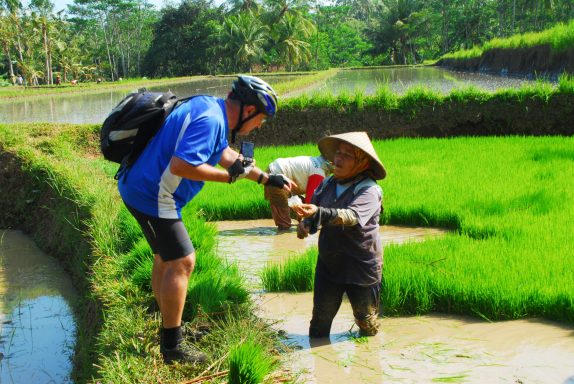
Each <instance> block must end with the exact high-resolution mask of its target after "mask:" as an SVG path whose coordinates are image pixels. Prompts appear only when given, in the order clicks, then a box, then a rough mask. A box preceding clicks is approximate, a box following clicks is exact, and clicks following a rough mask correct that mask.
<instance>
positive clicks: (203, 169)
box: [169, 156, 229, 183]
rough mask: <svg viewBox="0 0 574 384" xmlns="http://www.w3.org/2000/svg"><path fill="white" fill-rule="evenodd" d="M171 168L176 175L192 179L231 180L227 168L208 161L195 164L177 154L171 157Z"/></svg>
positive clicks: (223, 181)
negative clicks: (221, 167)
mask: <svg viewBox="0 0 574 384" xmlns="http://www.w3.org/2000/svg"><path fill="white" fill-rule="evenodd" d="M169 170H170V172H171V173H173V174H174V175H176V176H180V177H185V178H186V179H190V180H197V181H218V182H221V183H227V182H229V173H228V172H227V171H226V170H224V169H218V168H216V167H213V166H211V165H209V164H206V163H204V164H201V165H198V166H194V165H191V164H189V163H188V162H187V161H185V160H182V159H180V158H179V157H177V156H173V157H172V158H171V162H170V164H169Z"/></svg>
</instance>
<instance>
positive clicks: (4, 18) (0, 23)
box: [0, 9, 16, 84]
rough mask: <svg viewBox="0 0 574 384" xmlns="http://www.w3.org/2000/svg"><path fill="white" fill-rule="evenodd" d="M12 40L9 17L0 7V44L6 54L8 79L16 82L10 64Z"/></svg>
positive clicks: (12, 31)
mask: <svg viewBox="0 0 574 384" xmlns="http://www.w3.org/2000/svg"><path fill="white" fill-rule="evenodd" d="M13 40H14V29H13V28H12V24H11V23H10V18H9V16H8V15H6V14H5V11H4V10H3V9H0V46H1V47H2V52H4V56H6V60H7V61H8V70H9V74H10V79H11V81H12V84H15V83H16V74H15V73H14V65H13V64H12V55H11V50H10V46H11V45H12V41H13Z"/></svg>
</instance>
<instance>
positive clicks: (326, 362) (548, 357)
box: [255, 293, 574, 384]
mask: <svg viewBox="0 0 574 384" xmlns="http://www.w3.org/2000/svg"><path fill="white" fill-rule="evenodd" d="M255 298H256V300H257V301H258V302H259V304H260V306H259V308H260V313H259V315H260V316H261V317H263V318H266V319H269V320H270V321H272V322H274V323H275V328H276V329H278V330H283V331H284V332H285V333H286V337H287V343H288V344H291V345H293V346H294V347H295V348H296V352H294V353H292V354H290V355H288V357H287V358H286V360H287V366H288V367H289V369H290V370H291V371H292V372H293V373H299V374H300V377H299V382H301V383H436V382H448V383H515V384H517V383H524V384H526V383H540V384H542V383H544V384H549V383H556V384H574V327H572V326H565V325H561V324H557V323H552V322H547V321H542V320H536V319H532V320H518V321H506V322H494V323H488V322H485V321H481V320H476V319H470V318H461V317H452V316H447V315H439V314H434V315H429V316H420V317H407V318H404V317H401V318H382V319H381V330H380V332H379V334H378V335H377V336H374V337H371V338H355V337H354V335H356V331H357V328H356V327H353V315H352V312H351V306H350V304H349V303H348V301H346V300H345V301H343V305H342V306H341V309H340V310H339V313H338V314H337V316H336V317H335V321H334V323H333V328H332V330H331V336H330V338H325V339H313V340H311V341H310V340H309V337H308V326H309V321H310V319H311V310H312V302H313V298H312V293H304V294H262V295H256V296H255ZM351 329H352V330H351ZM349 330H351V332H349Z"/></svg>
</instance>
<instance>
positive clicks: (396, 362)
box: [217, 220, 574, 384]
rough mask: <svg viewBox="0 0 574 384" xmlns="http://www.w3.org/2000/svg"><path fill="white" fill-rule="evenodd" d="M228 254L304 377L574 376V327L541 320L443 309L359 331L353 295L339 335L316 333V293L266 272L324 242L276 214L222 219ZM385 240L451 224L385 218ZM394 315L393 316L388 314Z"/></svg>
mask: <svg viewBox="0 0 574 384" xmlns="http://www.w3.org/2000/svg"><path fill="white" fill-rule="evenodd" d="M217 228H218V231H219V237H218V252H219V254H220V255H222V256H224V257H226V258H227V260H228V261H230V262H234V263H237V264H238V266H239V267H240V269H241V270H242V271H244V273H245V276H246V278H247V281H248V282H249V284H250V285H251V288H252V292H253V294H252V296H253V298H254V299H255V301H256V302H257V303H258V304H259V305H258V308H259V316H261V317H262V318H265V319H267V320H269V321H270V322H272V323H274V324H275V325H274V326H275V328H276V329H278V330H280V331H281V332H284V334H285V336H286V343H287V344H288V345H291V346H292V347H294V352H293V353H291V354H289V355H287V356H286V357H285V362H286V366H287V367H288V369H289V370H290V371H291V372H292V373H294V374H295V375H300V376H299V381H300V382H302V383H321V384H322V383H383V382H385V383H401V382H406V383H414V382H416V383H426V382H464V383H489V382H490V383H560V384H574V327H572V326H565V325H562V324H557V323H552V322H548V321H542V320H537V319H529V320H519V321H506V322H494V323H490V322H487V321H483V320H480V319H475V318H464V317H456V316H448V315H441V314H432V315H428V316H417V317H406V318H405V317H400V318H385V317H383V318H382V319H381V332H380V333H379V334H378V335H377V336H375V337H373V338H369V339H365V338H357V337H356V331H357V329H356V327H355V328H353V314H352V311H351V307H350V304H349V303H348V302H347V301H344V302H343V305H342V306H341V309H340V311H339V313H338V314H337V316H336V317H335V321H334V323H333V329H332V330H331V336H330V338H329V339H324V340H318V341H315V340H310V339H309V337H308V325H309V321H310V318H311V310H312V302H313V297H312V293H300V294H287V293H282V294H276V293H265V292H263V291H261V290H260V288H259V283H258V277H257V276H258V272H259V271H260V270H261V269H262V267H263V266H264V265H265V264H266V263H270V262H271V263H273V262H280V261H281V260H285V258H287V257H288V256H289V255H293V254H296V253H300V252H302V251H303V250H305V249H306V248H307V247H309V246H314V245H316V243H317V236H316V235H315V236H310V237H309V238H307V239H305V240H299V239H297V238H296V234H295V232H294V231H290V232H277V231H276V229H275V227H274V226H273V222H272V220H250V221H222V222H219V223H217ZM381 234H382V239H383V243H384V244H389V243H395V244H401V243H404V242H407V241H424V240H427V241H432V238H433V237H436V236H442V235H444V234H445V231H444V230H441V229H433V228H420V227H417V228H415V227H395V226H383V227H382V228H381ZM383 316H384V314H383Z"/></svg>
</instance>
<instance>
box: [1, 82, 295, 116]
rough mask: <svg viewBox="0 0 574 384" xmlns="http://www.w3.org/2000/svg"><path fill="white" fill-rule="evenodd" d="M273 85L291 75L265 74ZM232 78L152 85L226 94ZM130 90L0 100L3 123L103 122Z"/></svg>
mask: <svg viewBox="0 0 574 384" xmlns="http://www.w3.org/2000/svg"><path fill="white" fill-rule="evenodd" d="M262 77H263V78H264V79H265V80H267V81H269V83H270V84H274V83H276V82H277V81H278V80H279V79H281V81H288V80H290V79H291V78H292V77H291V76H262ZM233 80H234V78H233V77H218V78H212V79H205V80H194V81H186V82H182V83H179V84H170V85H169V86H151V87H148V88H149V89H150V90H152V91H166V90H171V91H172V92H173V93H175V94H176V95H177V96H179V97H181V98H183V97H186V96H192V95H199V94H209V95H213V96H217V97H225V96H227V93H228V92H229V90H230V87H231V83H232V81H233ZM129 92H130V91H125V90H121V91H106V92H101V93H90V94H83V95H77V94H76V95H57V96H45V97H42V98H35V99H33V100H28V101H26V100H14V101H6V102H2V103H0V123H17V122H57V123H74V124H95V123H102V122H103V121H104V120H105V118H106V116H107V115H108V113H110V111H111V110H112V108H113V107H115V106H116V105H117V104H118V103H119V102H120V101H121V100H122V99H123V98H124V97H125V96H126V95H127V94H128V93H129Z"/></svg>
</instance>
